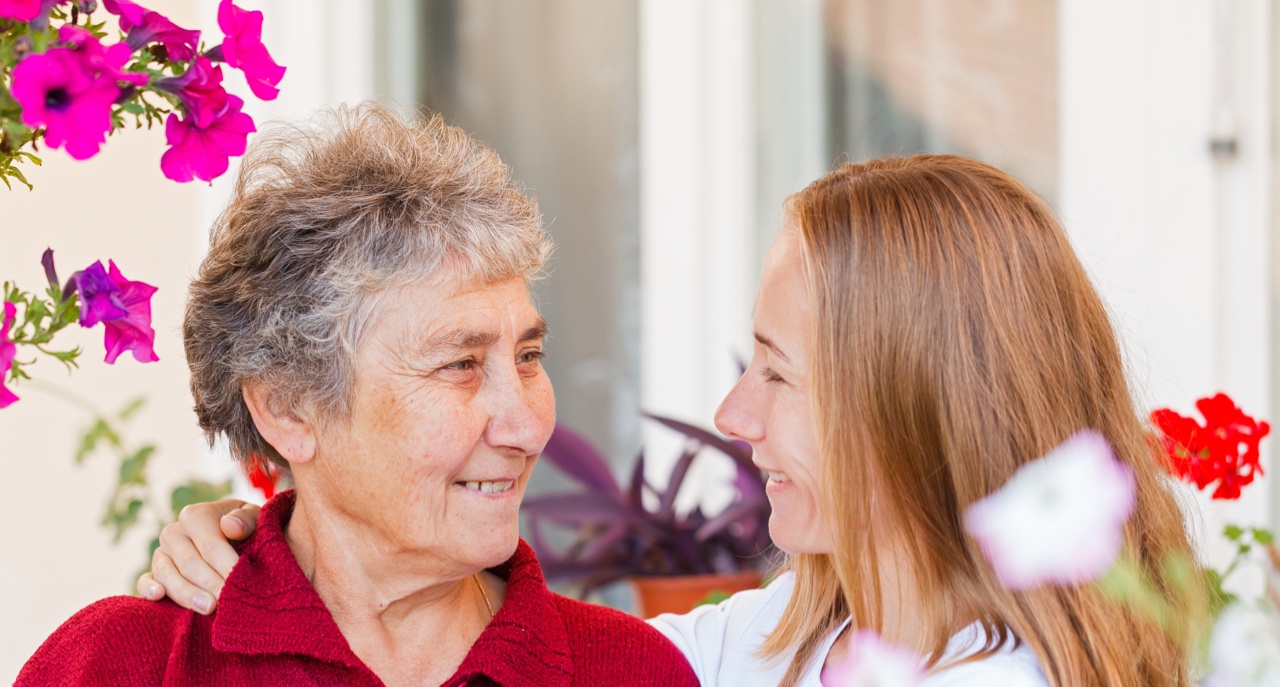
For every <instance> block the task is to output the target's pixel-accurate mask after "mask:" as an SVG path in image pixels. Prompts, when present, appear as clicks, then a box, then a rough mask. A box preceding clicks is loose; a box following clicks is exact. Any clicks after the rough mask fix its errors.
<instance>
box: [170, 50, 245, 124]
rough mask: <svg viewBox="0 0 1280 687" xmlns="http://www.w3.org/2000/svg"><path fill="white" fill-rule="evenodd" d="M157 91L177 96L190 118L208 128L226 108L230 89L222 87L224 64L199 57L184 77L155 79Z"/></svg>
mask: <svg viewBox="0 0 1280 687" xmlns="http://www.w3.org/2000/svg"><path fill="white" fill-rule="evenodd" d="M155 87H156V89H157V90H161V91H165V92H167V93H173V94H175V95H177V96H178V97H179V98H180V99H181V100H182V104H183V105H184V106H185V107H186V108H187V115H188V118H189V119H191V121H192V123H193V124H194V125H195V126H197V127H201V128H207V127H208V126H209V125H210V124H213V121H214V120H215V119H216V118H217V117H218V115H219V114H221V113H222V112H225V111H226V109H227V90H226V89H225V88H223V87H222V67H219V66H216V65H214V64H213V62H211V61H209V58H207V57H197V58H196V59H195V61H194V62H192V63H191V67H190V68H188V69H187V71H186V72H185V73H183V74H182V75H181V76H171V77H168V78H164V79H160V80H158V81H156V83H155Z"/></svg>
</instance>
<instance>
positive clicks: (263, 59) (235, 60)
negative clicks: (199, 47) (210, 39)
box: [211, 0, 285, 100]
mask: <svg viewBox="0 0 1280 687" xmlns="http://www.w3.org/2000/svg"><path fill="white" fill-rule="evenodd" d="M218 28H220V29H222V32H223V33H225V34H226V38H224V39H223V40H222V45H221V46H218V47H217V48H214V52H211V56H212V57H214V58H215V59H218V58H221V59H222V60H223V61H225V62H226V63H227V64H228V65H230V66H231V67H232V68H234V69H239V70H240V71H241V72H244V78H245V79H246V80H247V81H248V82H249V89H250V90H252V91H253V94H254V95H256V96H258V98H260V99H262V100H275V97H276V96H277V95H278V94H279V93H280V89H278V88H276V84H278V83H280V79H283V78H284V69H285V68H284V67H281V66H280V65H278V64H276V61H275V60H273V59H271V53H269V52H267V46H265V45H263V44H262V13H261V12H250V11H248V10H243V9H240V8H239V7H236V6H235V5H234V4H232V2H231V0H222V2H221V3H220V4H219V5H218Z"/></svg>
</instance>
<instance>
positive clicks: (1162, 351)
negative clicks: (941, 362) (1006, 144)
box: [1059, 0, 1277, 581]
mask: <svg viewBox="0 0 1280 687" xmlns="http://www.w3.org/2000/svg"><path fill="white" fill-rule="evenodd" d="M1059 7H1060V8H1061V12H1060V15H1059V16H1060V21H1061V34H1060V35H1061V39H1060V40H1061V42H1060V50H1061V74H1060V77H1061V88H1062V93H1061V98H1060V103H1061V111H1060V116H1061V121H1060V126H1061V136H1062V138H1061V149H1060V150H1061V169H1060V172H1061V184H1062V187H1061V192H1060V194H1059V199H1060V202H1059V211H1060V213H1061V215H1062V218H1063V221H1064V223H1065V225H1066V227H1067V230H1068V232H1069V233H1070V235H1071V237H1072V240H1073V242H1074V243H1075V244H1076V247H1077V250H1078V251H1079V252H1080V255H1081V257H1082V259H1083V260H1084V262H1085V265H1086V267H1087V268H1088V269H1089V271H1090V273H1091V276H1092V277H1093V278H1094V280H1095V282H1096V283H1097V284H1098V286H1099V288H1100V290H1101V291H1102V294H1103V297H1104V298H1105V299H1106V301H1107V303H1108V305H1109V306H1110V308H1111V311H1112V315H1113V320H1114V321H1115V322H1116V324H1117V326H1118V327H1119V329H1120V333H1121V336H1122V338H1123V340H1124V343H1125V346H1126V352H1127V354H1128V358H1129V364H1130V367H1131V370H1132V375H1131V376H1132V378H1133V379H1134V380H1135V382H1136V385H1137V387H1138V392H1139V394H1140V397H1141V399H1142V400H1143V401H1145V403H1146V405H1147V406H1148V407H1151V408H1154V407H1159V406H1172V407H1174V408H1175V409H1177V410H1179V411H1180V412H1182V413H1184V414H1191V413H1193V411H1194V408H1193V406H1192V403H1193V402H1194V400H1195V399H1196V398H1199V397H1201V396H1207V395H1211V394H1213V393H1215V392H1217V391H1219V390H1221V391H1225V392H1227V393H1229V394H1230V395H1231V396H1232V397H1234V398H1235V399H1236V400H1237V401H1238V402H1239V403H1240V404H1241V406H1242V407H1243V408H1244V409H1245V410H1246V411H1248V412H1250V413H1252V414H1254V415H1256V416H1259V417H1264V418H1271V419H1273V420H1274V419H1276V418H1275V414H1274V408H1275V405H1274V402H1273V399H1272V388H1271V366H1272V356H1273V355H1274V354H1273V352H1272V351H1273V350H1274V345H1273V343H1274V342H1273V340H1272V334H1271V307H1272V306H1271V302H1270V296H1271V291H1270V289H1271V275H1272V265H1271V234H1272V218H1271V210H1270V208H1271V198H1270V195H1269V194H1270V188H1271V177H1272V164H1273V163H1272V156H1271V152H1270V151H1271V147H1272V143H1273V142H1272V137H1271V126H1272V124H1271V122H1272V117H1273V109H1272V105H1271V102H1272V101H1271V98H1272V92H1271V82H1270V78H1271V67H1270V60H1271V54H1270V50H1271V15H1270V12H1271V9H1270V4H1269V3H1266V2H1264V0H1225V1H1222V2H1215V1H1213V0H1178V1H1176V2H1168V1H1166V0H1141V1H1136V0H1135V1H1128V2H1110V1H1108V0H1062V1H1061V2H1060V3H1059ZM1223 8H1225V9H1226V10H1227V12H1226V14H1224V15H1219V14H1217V12H1219V11H1221V10H1222V9H1223ZM1220 18H1223V19H1224V20H1225V23H1226V27H1225V29H1223V31H1224V32H1225V33H1224V34H1223V35H1222V36H1218V35H1216V32H1217V31H1218V30H1219V29H1218V28H1217V26H1218V24H1217V22H1218V21H1219V19H1220ZM1219 64H1222V66H1221V67H1219V66H1218V65H1219ZM1220 105H1225V106H1227V109H1226V110H1223V109H1222V107H1220ZM1215 111H1218V112H1225V115H1218V116H1216V117H1215V115H1214V113H1215ZM1215 120H1217V121H1220V122H1226V123H1227V124H1229V125H1230V126H1224V125H1222V124H1215ZM1215 129H1221V130H1223V131H1222V132H1223V133H1226V134H1234V135H1236V136H1237V137H1238V141H1239V153H1238V155H1236V156H1235V157H1234V158H1230V159H1225V160H1215V158H1214V157H1213V156H1211V155H1210V153H1209V138H1210V135H1211V134H1212V133H1214V131H1215ZM1276 441H1277V439H1276V438H1275V437H1273V438H1271V439H1269V440H1268V441H1267V443H1266V444H1264V446H1267V445H1268V444H1269V445H1270V446H1269V448H1268V450H1266V451H1265V454H1264V461H1272V460H1274V456H1275V454H1276V451H1275V450H1274V445H1275V442H1276ZM1266 464H1267V463H1266V462H1264V465H1266ZM1270 464H1271V466H1272V469H1270V470H1269V473H1270V474H1271V475H1275V474H1276V472H1277V469H1276V468H1275V467H1274V465H1275V464H1274V463H1270ZM1274 484H1275V482H1274V477H1273V478H1272V479H1270V480H1267V479H1263V480H1261V483H1259V484H1256V485H1254V486H1251V487H1249V488H1248V489H1246V490H1245V495H1244V498H1242V499H1241V500H1240V501H1239V502H1238V503H1222V502H1217V503H1214V504H1208V503H1207V501H1205V500H1204V499H1199V501H1200V503H1201V504H1202V506H1205V508H1204V512H1205V514H1206V519H1207V525H1206V526H1207V533H1208V535H1209V536H1208V543H1209V552H1210V554H1211V556H1212V557H1213V558H1214V559H1215V560H1222V559H1223V558H1224V556H1225V555H1226V549H1225V547H1224V546H1223V545H1222V544H1221V542H1220V541H1219V540H1220V539H1221V538H1220V537H1218V536H1217V533H1218V532H1220V531H1221V528H1222V523H1223V522H1224V521H1228V520H1229V521H1234V522H1238V523H1240V524H1249V525H1262V524H1265V523H1266V522H1267V520H1268V516H1269V511H1268V508H1269V505H1270V502H1271V498H1272V496H1271V493H1272V492H1273V490H1274V486H1273V485H1274ZM1272 524H1273V525H1274V524H1275V523H1274V521H1273V522H1272ZM1255 581H1256V578H1255Z"/></svg>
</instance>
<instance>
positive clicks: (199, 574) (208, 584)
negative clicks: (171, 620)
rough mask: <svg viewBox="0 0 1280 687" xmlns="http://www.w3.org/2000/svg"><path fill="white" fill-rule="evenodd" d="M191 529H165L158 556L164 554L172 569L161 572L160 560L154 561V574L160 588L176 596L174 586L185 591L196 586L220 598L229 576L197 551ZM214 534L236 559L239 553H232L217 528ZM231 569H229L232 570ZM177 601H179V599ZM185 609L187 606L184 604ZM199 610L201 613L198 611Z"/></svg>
mask: <svg viewBox="0 0 1280 687" xmlns="http://www.w3.org/2000/svg"><path fill="white" fill-rule="evenodd" d="M188 531H189V529H183V527H182V525H180V524H178V523H174V524H172V525H167V526H165V528H164V529H162V530H160V548H158V549H156V553H162V554H164V555H165V556H166V557H168V559H169V560H168V563H169V564H170V565H171V567H169V568H157V567H156V563H157V562H158V559H157V557H154V556H153V557H152V570H151V574H152V575H154V576H155V578H156V580H158V581H159V582H160V584H162V585H164V587H165V588H166V589H167V590H169V592H171V593H172V592H175V591H177V589H175V587H174V584H175V583H178V584H181V585H184V586H183V587H180V588H181V589H184V590H185V585H192V586H195V587H197V588H199V589H200V590H201V591H204V592H206V593H208V594H210V595H212V596H215V597H216V596H218V594H220V593H221V592H222V582H223V580H224V579H225V576H224V575H222V574H221V573H219V572H218V571H217V570H216V569H214V568H213V566H212V564H211V563H210V562H209V561H208V560H207V559H206V557H205V556H204V555H203V554H202V553H201V552H200V550H199V549H198V548H196V545H195V543H194V542H193V541H192V540H191V538H190V537H188V536H187V532H188ZM214 532H215V535H214V536H216V537H217V538H218V540H219V541H220V542H222V545H223V546H225V547H227V549H228V550H230V551H231V556H232V558H233V563H232V564H233V565H234V558H235V555H236V553H235V550H234V549H231V545H230V544H228V543H227V540H225V539H223V538H222V535H221V534H220V533H218V529H217V527H216V526H215V527H214ZM229 569H230V566H228V570H229ZM175 600H176V599H175ZM183 605H184V606H185V605H186V604H183ZM197 610H199V609H197Z"/></svg>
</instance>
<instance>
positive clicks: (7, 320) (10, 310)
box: [0, 301, 18, 408]
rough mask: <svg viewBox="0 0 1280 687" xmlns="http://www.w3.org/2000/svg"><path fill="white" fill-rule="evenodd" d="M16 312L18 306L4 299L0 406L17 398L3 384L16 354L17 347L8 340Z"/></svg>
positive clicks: (0, 347) (0, 334) (9, 403)
mask: <svg viewBox="0 0 1280 687" xmlns="http://www.w3.org/2000/svg"><path fill="white" fill-rule="evenodd" d="M17 313H18V307H17V306H16V305H14V304H13V303H10V302H8V301H5V304H4V318H3V320H4V326H0V408H5V407H7V406H10V405H13V402H14V401H16V400H18V397H17V396H15V395H14V393H13V392H12V391H9V390H8V389H7V388H5V385H4V378H5V377H7V376H8V375H9V368H10V367H12V366H13V357H14V356H15V355H17V354H18V347H17V346H15V345H14V344H13V342H12V341H10V340H9V327H12V326H13V318H14V316H15V315H17Z"/></svg>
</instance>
